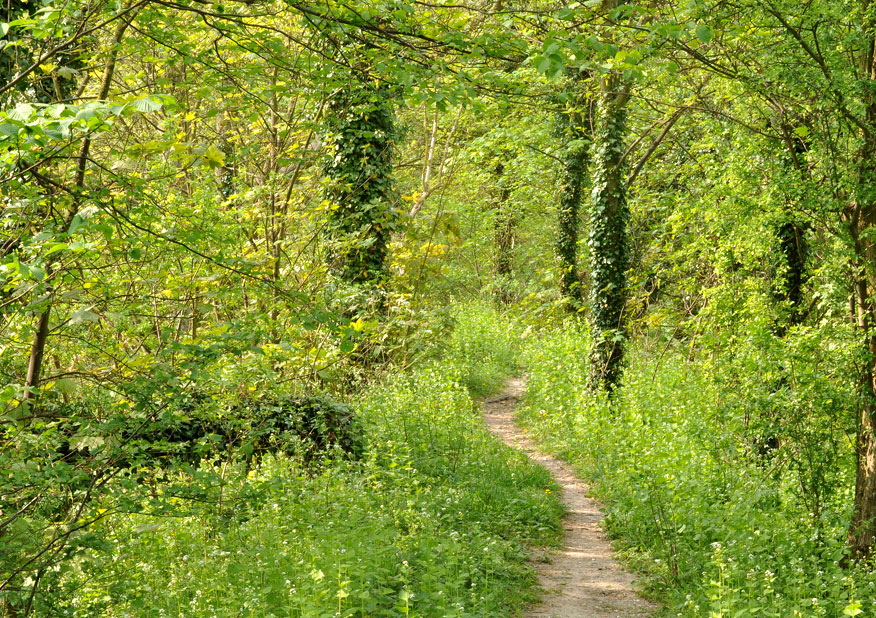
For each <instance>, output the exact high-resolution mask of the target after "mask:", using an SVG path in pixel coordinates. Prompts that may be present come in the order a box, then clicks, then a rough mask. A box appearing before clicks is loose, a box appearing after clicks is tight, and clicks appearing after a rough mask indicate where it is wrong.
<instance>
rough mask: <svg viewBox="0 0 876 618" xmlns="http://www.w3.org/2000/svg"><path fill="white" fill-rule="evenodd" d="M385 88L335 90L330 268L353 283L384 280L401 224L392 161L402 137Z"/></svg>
mask: <svg viewBox="0 0 876 618" xmlns="http://www.w3.org/2000/svg"><path fill="white" fill-rule="evenodd" d="M389 101H390V93H389V92H388V91H387V89H385V88H374V87H367V86H366V87H362V88H361V90H359V91H358V92H343V93H340V94H337V95H336V96H335V97H334V100H333V101H332V103H331V112H332V113H331V114H330V118H329V119H328V123H329V134H328V140H327V141H328V157H327V158H326V161H325V164H324V165H323V174H324V176H325V178H326V179H327V181H328V182H327V184H326V191H325V198H326V200H327V202H328V208H329V216H328V231H329V235H330V237H331V238H332V240H333V241H334V242H333V245H332V251H331V255H330V264H331V268H332V270H333V271H334V272H335V274H336V275H338V276H339V277H340V278H341V279H343V280H345V281H347V282H349V283H357V284H359V283H371V284H380V283H381V282H383V281H385V280H386V277H387V264H386V262H387V246H388V243H389V239H390V235H391V234H392V230H393V229H394V228H395V227H396V225H397V212H396V209H395V208H394V207H393V205H392V201H393V200H392V196H393V190H394V185H393V179H392V159H393V150H394V146H395V142H396V139H397V137H398V135H397V130H396V127H395V119H394V114H393V111H392V108H391V106H390V103H389Z"/></svg>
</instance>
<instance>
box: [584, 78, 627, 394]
mask: <svg viewBox="0 0 876 618" xmlns="http://www.w3.org/2000/svg"><path fill="white" fill-rule="evenodd" d="M628 100H629V94H628V89H627V86H626V85H624V84H622V83H621V79H620V77H619V76H617V75H609V76H607V77H605V78H604V80H603V84H602V93H601V96H600V100H599V127H598V130H597V134H596V151H595V155H594V156H595V161H596V165H595V169H594V176H593V205H592V209H591V213H590V238H589V241H590V250H591V255H590V271H591V272H590V276H591V280H592V284H591V288H590V314H591V315H590V319H591V323H592V337H593V348H592V351H591V359H590V360H591V376H590V384H591V387H593V388H602V389H604V390H606V391H608V392H612V391H613V390H614V388H615V387H616V386H617V385H618V383H619V382H620V377H621V369H622V362H623V357H624V343H625V339H626V329H625V325H624V309H625V306H626V301H627V276H626V271H627V267H628V266H629V241H628V238H627V221H628V219H629V211H628V208H627V201H626V187H625V185H624V181H625V178H624V174H623V169H622V168H623V156H624V141H625V138H626V110H625V106H626V103H627V101H628Z"/></svg>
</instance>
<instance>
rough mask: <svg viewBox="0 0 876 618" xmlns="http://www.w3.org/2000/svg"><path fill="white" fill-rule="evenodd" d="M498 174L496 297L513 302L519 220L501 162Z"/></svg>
mask: <svg viewBox="0 0 876 618" xmlns="http://www.w3.org/2000/svg"><path fill="white" fill-rule="evenodd" d="M495 172H496V173H495V176H496V189H497V191H496V221H495V227H494V235H495V239H496V276H497V280H498V282H497V288H496V299H497V300H498V301H499V302H500V303H503V304H508V303H510V302H511V298H512V296H513V295H512V293H511V288H510V286H511V274H512V271H513V268H512V264H513V257H512V256H513V250H514V234H515V228H516V225H517V222H516V220H515V218H514V212H513V211H512V210H511V204H510V200H509V198H510V197H511V189H510V187H508V185H507V184H506V183H507V179H505V178H504V175H505V166H504V165H502V164H501V163H499V164H498V165H497V166H496V169H495Z"/></svg>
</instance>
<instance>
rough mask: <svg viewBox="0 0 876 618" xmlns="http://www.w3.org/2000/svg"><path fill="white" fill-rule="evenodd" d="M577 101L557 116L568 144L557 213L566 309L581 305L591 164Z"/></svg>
mask: <svg viewBox="0 0 876 618" xmlns="http://www.w3.org/2000/svg"><path fill="white" fill-rule="evenodd" d="M581 103H582V102H581V101H580V100H576V101H575V103H574V105H573V107H572V109H570V110H563V111H562V112H560V113H558V114H557V134H558V136H559V137H561V138H563V139H564V141H565V144H564V147H563V152H562V154H561V160H562V169H561V170H560V196H559V205H558V206H559V208H558V211H557V246H556V249H557V257H558V258H559V261H560V294H562V296H563V298H564V299H565V300H566V307H567V308H568V309H569V310H572V311H575V310H577V309H578V308H579V307H580V306H581V301H582V294H581V278H580V277H579V275H578V229H579V221H580V214H579V212H580V207H581V193H582V191H583V189H584V187H585V186H586V185H587V173H588V170H587V168H588V166H589V164H590V133H589V131H588V130H587V129H586V128H585V122H586V120H587V119H586V118H585V115H584V114H583V113H582V111H581V109H580V105H581Z"/></svg>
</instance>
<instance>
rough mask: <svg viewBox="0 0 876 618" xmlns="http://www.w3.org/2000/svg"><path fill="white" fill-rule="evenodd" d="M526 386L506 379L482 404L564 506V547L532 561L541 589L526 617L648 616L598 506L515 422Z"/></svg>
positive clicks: (648, 610)
mask: <svg viewBox="0 0 876 618" xmlns="http://www.w3.org/2000/svg"><path fill="white" fill-rule="evenodd" d="M525 390H526V384H525V382H524V381H523V379H521V378H514V379H512V380H509V381H508V383H507V384H506V385H505V389H504V390H503V391H502V393H501V394H499V395H498V396H495V397H491V398H489V399H487V400H486V401H485V402H484V420H485V421H486V423H487V426H488V427H489V428H490V430H491V431H492V432H493V433H495V434H497V435H498V436H499V437H500V438H502V440H503V441H504V442H505V443H506V444H508V445H510V446H513V447H514V448H517V449H520V450H522V451H523V452H524V453H526V454H527V455H528V456H529V457H530V458H531V459H532V460H533V461H535V462H537V463H538V464H540V465H542V466H544V467H545V468H547V469H548V470H549V471H550V473H551V474H552V475H553V477H554V479H556V481H557V483H559V484H560V486H561V487H562V490H563V495H562V499H563V502H564V503H565V505H566V508H567V509H568V514H567V515H566V517H565V518H564V520H563V527H564V528H565V531H566V532H565V539H564V544H563V547H562V548H561V549H560V550H558V551H556V552H552V553H551V554H550V555H549V559H550V561H549V562H546V563H545V562H537V563H534V567H535V569H536V570H537V571H538V578H539V583H540V584H541V586H542V588H544V590H545V595H544V599H543V601H542V603H541V604H540V605H538V606H536V607H533V608H531V609H530V611H529V612H527V614H526V616H527V617H528V618H607V617H608V616H611V617H613V618H616V617H618V616H620V617H623V618H627V617H632V616H648V615H650V614H651V613H652V612H653V610H654V606H653V605H651V604H650V603H649V602H647V601H644V600H643V599H641V598H639V597H638V596H637V595H636V593H635V592H633V587H632V582H633V576H632V575H631V574H630V573H628V572H627V571H625V570H623V569H622V568H621V566H620V565H619V564H618V563H617V562H615V560H614V558H613V557H612V550H611V545H610V544H609V542H608V539H606V537H605V533H603V531H602V527H601V526H600V523H601V521H602V512H601V511H600V510H599V505H598V504H597V503H596V502H594V501H593V500H592V499H590V498H588V497H587V485H585V484H584V483H582V482H581V481H580V480H578V479H577V478H576V477H575V474H574V473H573V472H572V469H571V468H570V467H569V466H568V465H566V464H565V463H563V462H561V461H559V460H557V459H554V458H553V457H551V456H550V455H545V454H544V453H540V452H539V451H538V450H537V449H536V448H535V445H534V444H533V443H532V442H531V441H530V440H529V439H528V438H527V437H526V436H525V435H524V434H523V432H522V431H521V430H520V429H518V428H517V427H516V426H515V425H514V421H513V417H512V415H513V412H514V408H515V406H516V405H517V402H518V401H519V399H520V397H521V396H522V395H523V392H524V391H525Z"/></svg>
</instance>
